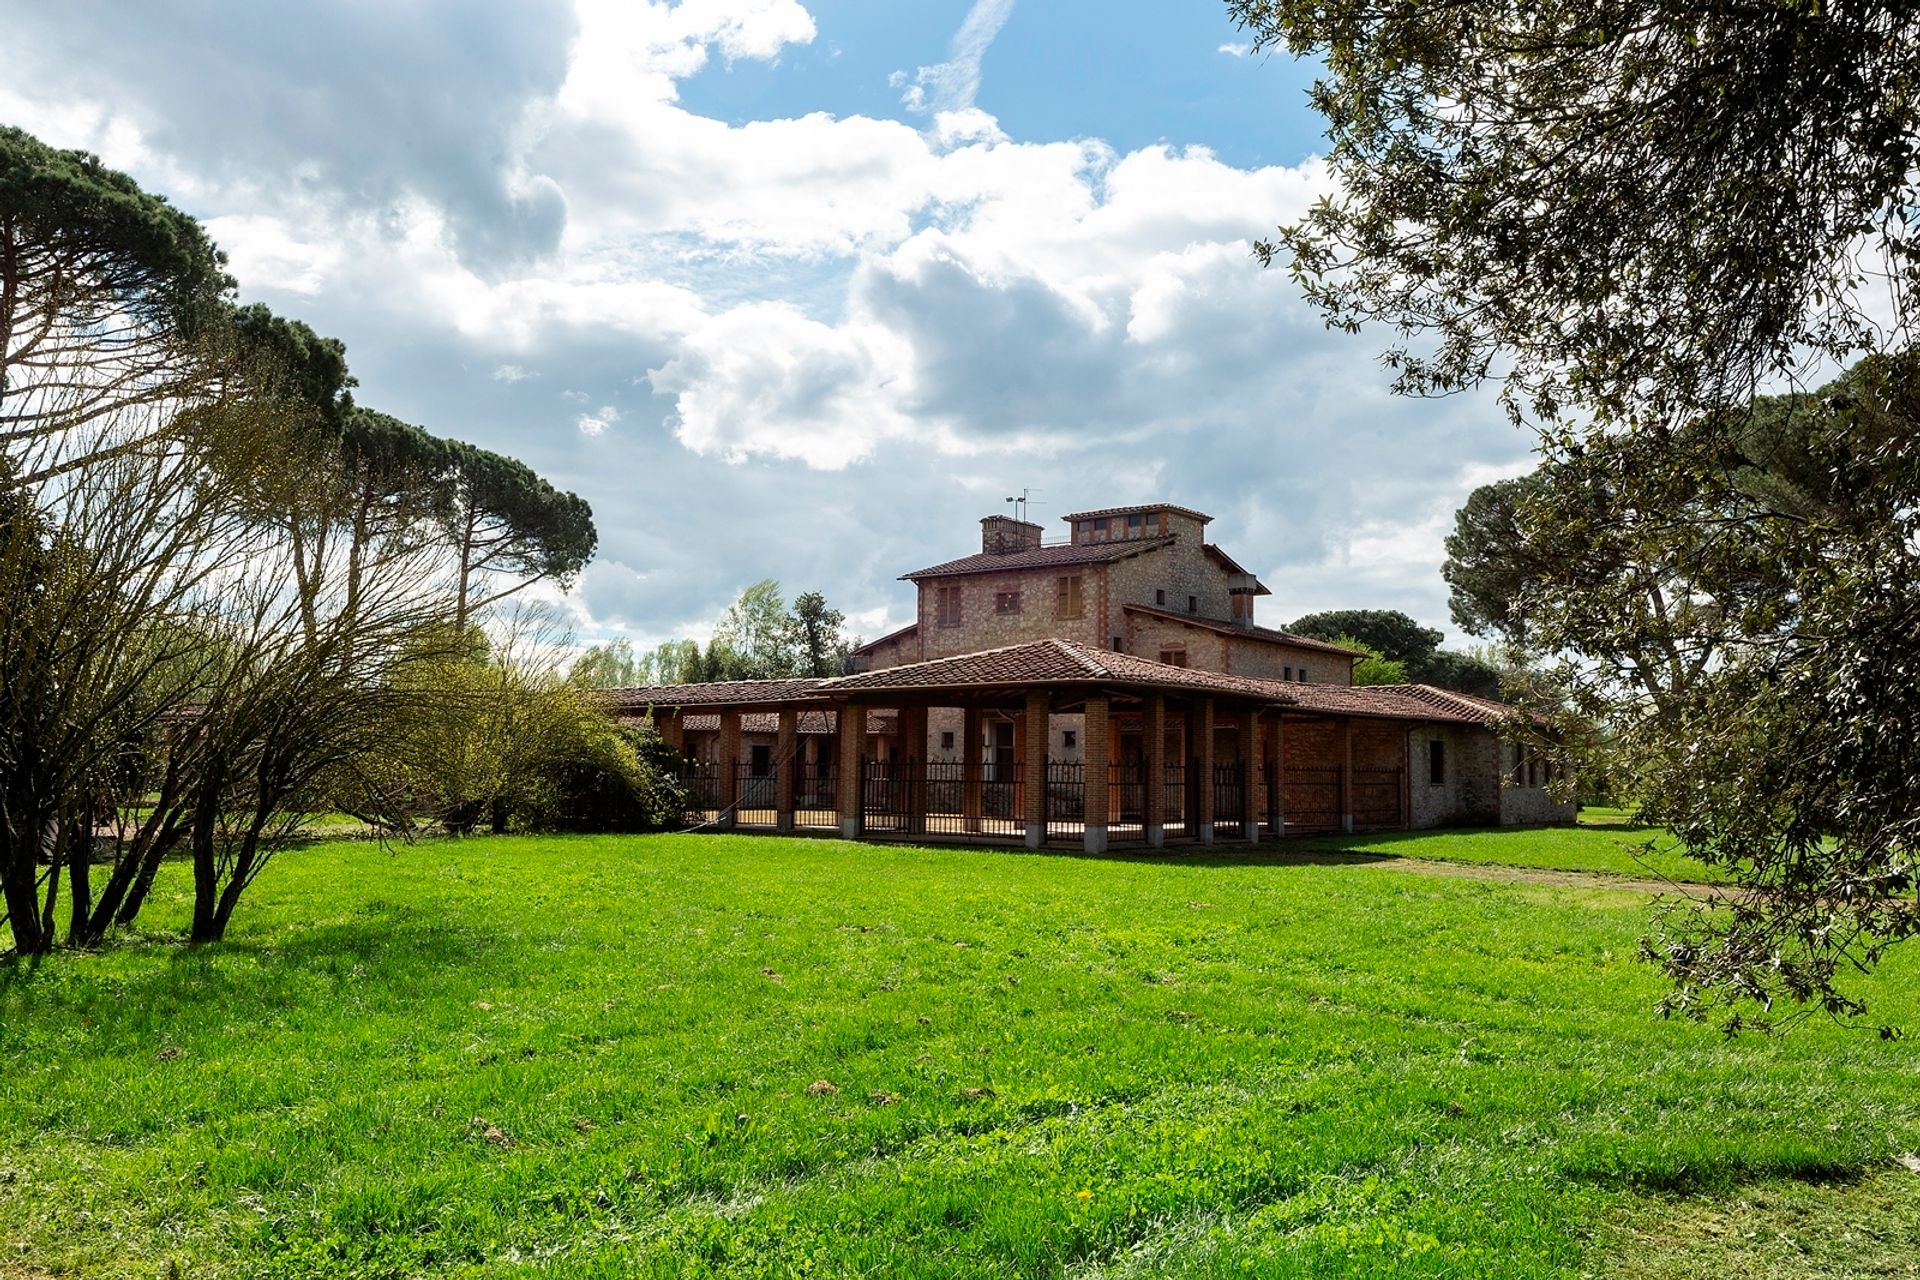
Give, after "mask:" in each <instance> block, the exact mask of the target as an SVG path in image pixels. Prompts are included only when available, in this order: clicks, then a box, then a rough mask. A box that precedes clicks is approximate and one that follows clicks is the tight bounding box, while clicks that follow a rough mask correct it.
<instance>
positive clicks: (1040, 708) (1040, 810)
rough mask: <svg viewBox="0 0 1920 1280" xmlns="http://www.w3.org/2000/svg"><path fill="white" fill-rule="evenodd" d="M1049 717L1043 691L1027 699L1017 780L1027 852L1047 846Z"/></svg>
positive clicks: (1039, 690)
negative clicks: (1020, 787)
mask: <svg viewBox="0 0 1920 1280" xmlns="http://www.w3.org/2000/svg"><path fill="white" fill-rule="evenodd" d="M1051 714H1052V707H1051V706H1050V704H1049V700H1048V698H1047V694H1046V691H1045V690H1044V689H1037V690H1035V691H1034V692H1032V693H1029V694H1028V695H1027V709H1026V714H1025V715H1023V716H1021V717H1020V719H1021V721H1022V728H1023V733H1022V734H1021V737H1022V738H1023V739H1024V740H1025V754H1024V755H1023V756H1022V757H1021V758H1020V779H1021V781H1022V783H1023V784H1024V785H1025V787H1026V795H1025V796H1024V797H1023V798H1024V800H1025V805H1024V808H1025V809H1026V818H1027V848H1029V849H1038V848H1039V847H1040V846H1041V845H1043V844H1045V843H1046V842H1047V742H1048V739H1047V728H1048V723H1047V722H1048V719H1049V718H1050V716H1051Z"/></svg>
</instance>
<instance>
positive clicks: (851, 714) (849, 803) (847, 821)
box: [834, 707, 867, 840]
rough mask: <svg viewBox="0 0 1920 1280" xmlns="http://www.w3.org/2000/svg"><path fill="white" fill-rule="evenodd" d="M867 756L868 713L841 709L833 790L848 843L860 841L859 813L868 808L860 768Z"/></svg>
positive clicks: (859, 708)
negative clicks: (837, 757) (837, 794)
mask: <svg viewBox="0 0 1920 1280" xmlns="http://www.w3.org/2000/svg"><path fill="white" fill-rule="evenodd" d="M866 755H867V709H866V708H865V707H841V708H840V761H839V764H838V765H837V766H835V769H834V773H835V775H836V780H835V785H834V789H835V790H836V791H838V792H839V793H840V794H839V798H838V799H837V800H836V801H835V802H834V803H835V805H836V806H837V807H838V808H839V810H840V834H841V835H842V836H844V837H845V838H847V839H848V840H857V839H858V838H859V837H860V825H861V824H860V813H861V809H862V807H863V806H864V804H865V797H864V796H863V795H862V794H861V790H862V785H861V784H862V779H861V776H860V775H861V769H860V766H861V764H863V763H864V762H865V760H866Z"/></svg>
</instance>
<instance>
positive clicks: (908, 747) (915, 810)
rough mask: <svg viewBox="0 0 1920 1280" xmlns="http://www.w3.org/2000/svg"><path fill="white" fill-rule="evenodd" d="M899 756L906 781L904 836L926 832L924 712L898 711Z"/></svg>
mask: <svg viewBox="0 0 1920 1280" xmlns="http://www.w3.org/2000/svg"><path fill="white" fill-rule="evenodd" d="M900 754H901V756H902V757H903V758H904V761H905V763H904V765H903V767H904V768H905V769H906V771H907V772H906V779H907V795H906V801H907V833H908V834H909V835H916V836H917V835H920V834H922V833H924V832H925V831H926V829H927V709H926V708H925V707H902V708H900Z"/></svg>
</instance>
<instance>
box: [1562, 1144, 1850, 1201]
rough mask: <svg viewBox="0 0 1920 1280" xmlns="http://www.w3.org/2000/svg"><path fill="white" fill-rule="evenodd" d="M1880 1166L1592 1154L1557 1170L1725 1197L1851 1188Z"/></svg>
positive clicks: (1656, 1190)
mask: <svg viewBox="0 0 1920 1280" xmlns="http://www.w3.org/2000/svg"><path fill="white" fill-rule="evenodd" d="M1881 1168H1882V1166H1881V1165H1878V1164H1872V1165H1869V1164H1865V1163H1862V1162H1860V1161H1857V1160H1841V1159H1838V1158H1836V1157H1832V1156H1821V1155H1813V1154H1799V1155H1784V1154H1782V1155H1768V1156H1746V1155H1740V1154H1737V1153H1727V1154H1725V1155H1716V1156H1711V1157H1708V1158H1705V1159H1701V1160H1682V1161H1678V1162H1674V1161H1673V1158H1672V1157H1671V1156H1664V1155H1662V1156H1649V1157H1648V1158H1647V1159H1645V1160H1635V1159H1633V1158H1631V1156H1595V1157H1590V1158H1584V1159H1583V1158H1576V1159H1573V1160H1570V1161H1568V1162H1566V1163H1565V1164H1563V1165H1562V1166H1561V1169H1562V1172H1564V1173H1565V1174H1566V1175H1567V1177H1569V1178H1572V1179H1573V1180H1575V1181H1576V1182H1586V1183H1591V1184H1592V1185H1594V1186H1599V1187H1605V1188H1607V1189H1609V1190H1618V1191H1634V1192H1639V1193H1642V1194H1650V1195H1726V1194H1728V1193H1730V1192H1733V1191H1737V1190H1739V1189H1740V1188H1741V1187H1744V1186H1748V1185H1751V1184H1753V1183H1757V1182H1799V1183H1804V1184H1806V1185H1808V1186H1850V1185H1852V1184H1853V1183H1856V1182H1859V1181H1861V1180H1862V1179H1864V1178H1866V1177H1868V1176H1869V1175H1871V1174H1874V1173H1877V1172H1879V1171H1880V1169H1881Z"/></svg>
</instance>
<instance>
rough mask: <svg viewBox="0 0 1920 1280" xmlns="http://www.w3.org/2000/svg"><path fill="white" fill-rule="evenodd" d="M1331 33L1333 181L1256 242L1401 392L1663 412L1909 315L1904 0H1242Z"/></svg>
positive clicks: (1718, 394) (1288, 26) (1578, 409)
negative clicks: (1370, 347)
mask: <svg viewBox="0 0 1920 1280" xmlns="http://www.w3.org/2000/svg"><path fill="white" fill-rule="evenodd" d="M1227 9H1228V12H1229V14H1230V15H1231V16H1232V17H1233V18H1234V20H1236V21H1237V22H1238V23H1240V24H1241V25H1242V26H1243V27H1244V28H1245V29H1246V30H1247V32H1248V33H1249V34H1250V35H1251V37H1252V40H1253V43H1254V45H1255V47H1256V48H1257V49H1285V50H1288V51H1290V52H1292V53H1295V54H1299V55H1304V56H1310V57H1315V58H1319V59H1321V60H1322V61H1323V62H1324V64H1325V67H1326V71H1325V74H1324V75H1323V76H1322V77H1321V78H1320V79H1319V81H1318V82H1317V83H1316V84H1315V86H1314V88H1313V90H1312V95H1311V96H1312V102H1313V105H1314V107H1315V109H1316V110H1318V111H1319V112H1320V114H1321V115H1322V116H1324V117H1325V119H1326V122H1327V136H1328V138H1329V141H1330V147H1329V150H1328V153H1327V163H1328V166H1329V168H1330V170H1331V173H1332V176H1333V178H1334V180H1335V184H1336V186H1335V190H1334V191H1333V192H1331V193H1330V194H1329V195H1327V196H1326V197H1325V198H1324V199H1323V200H1322V201H1320V202H1319V203H1318V204H1317V205H1315V206H1314V208H1313V209H1312V210H1311V211H1310V212H1309V213H1308V214H1307V216H1306V217H1305V218H1303V219H1301V220H1300V221H1299V222H1297V223H1294V224H1292V225H1290V226H1287V227H1284V228H1282V229H1281V230H1280V232H1279V234H1278V235H1277V236H1276V237H1274V238H1273V239H1270V240H1266V241H1262V242H1260V244H1259V245H1258V246H1257V251H1258V253H1259V255H1260V257H1261V259H1262V260H1263V261H1268V262H1272V261H1284V262H1286V263H1287V264H1288V265H1289V266H1290V268H1291V270H1292V272H1293V274H1294V276H1295V278H1296V279H1297V280H1298V281H1299V282H1300V284H1301V285H1302V286H1303V287H1304V288H1305V290H1306V293H1307V296H1308V297H1309V299H1310V300H1312V301H1313V302H1314V303H1315V304H1317V305H1318V306H1319V307H1320V309H1321V310H1322V312H1323V314H1324V315H1325V317H1326V318H1327V320H1328V322H1329V323H1331V324H1333V325H1335V326H1337V327H1339V328H1343V329H1348V330H1355V331H1357V330H1358V329H1359V328H1360V327H1361V326H1362V325H1367V324H1375V325H1378V326H1381V327H1383V328H1385V329H1387V330H1389V331H1391V332H1394V333H1397V334H1398V335H1399V337H1400V339H1401V341H1399V342H1397V343H1396V344H1395V345H1393V346H1392V347H1391V348H1390V349H1389V350H1388V352H1387V361H1388V363H1389V365H1390V367H1391V368H1392V369H1393V370H1394V371H1395V372H1396V374H1397V382H1396V386H1397V389H1399V390H1402V391H1410V392H1416V393H1422V394H1429V393H1444V392H1448V391H1454V390H1458V389H1461V388H1465V387H1470V386H1475V385H1478V384H1479V383H1481V382H1482V381H1484V380H1486V379H1488V378H1489V377H1490V376H1495V375H1496V374H1497V376H1498V377H1499V379H1500V382H1501V388H1502V394H1503V395H1504V396H1505V397H1506V400H1507V403H1508V405H1509V407H1510V408H1511V409H1512V410H1513V411H1514V412H1515V413H1523V412H1524V413H1531V414H1533V415H1535V416H1537V417H1538V418H1539V419H1540V420H1542V421H1544V422H1552V421H1555V420H1557V419H1558V418H1560V417H1561V416H1562V413H1563V411H1571V412H1575V413H1578V414H1580V415H1583V416H1585V415H1591V416H1592V417H1593V418H1594V419H1595V420H1597V421H1598V422H1600V423H1603V424H1609V425H1612V424H1621V423H1629V424H1636V425H1644V426H1647V427H1650V428H1653V429H1656V430H1658V429H1662V428H1670V427H1673V426H1675V425H1677V424H1678V422H1679V421H1681V420H1683V419H1685V418H1687V417H1689V416H1691V415H1694V414H1698V413H1701V412H1714V411H1718V410H1721V409H1724V408H1726V407H1727V406H1729V405H1739V404H1744V403H1746V401H1747V400H1748V399H1749V398H1750V397H1751V396H1752V395H1753V394H1754V393H1755V392H1756V390H1757V389H1758V388H1759V387H1760V386H1761V385H1762V383H1763V382H1767V381H1770V380H1772V379H1773V378H1774V377H1775V376H1776V375H1779V374H1783V373H1786V372H1790V371H1792V370H1794V369H1797V368H1800V367H1801V366H1802V365H1803V364H1804V362H1805V361H1807V360H1808V359H1809V358H1811V357H1817V356H1820V355H1824V356H1827V357H1829V358H1830V359H1832V360H1833V361H1835V362H1837V364H1838V365H1844V364H1846V363H1849V362H1851V360H1852V359H1853V358H1854V357H1856V356H1857V355H1860V354H1864V353H1867V352H1870V351H1878V350H1893V349H1898V348H1899V347H1901V346H1904V345H1905V344H1906V343H1907V342H1909V341H1911V336H1912V335H1911V332H1910V325H1911V320H1912V317H1911V314H1910V308H1911V306H1912V303H1911V301H1910V299H1911V298H1912V296H1913V286H1914V284H1915V283H1916V279H1915V276H1916V271H1920V257H1916V245H1915V242H1914V234H1915V230H1916V227H1915V204H1914V197H1915V194H1916V188H1915V184H1916V181H1920V175H1916V172H1915V157H1916V140H1917V138H1920V10H1916V9H1915V8H1914V7H1913V6H1912V5H1910V4H1907V3H1904V0H1838V2H1837V3H1828V4H1734V3H1728V2H1727V0H1600V2H1599V3H1595V2H1593V0H1553V2H1549V3H1538V4H1536V3H1524V4H1523V3H1519V2H1518V0H1434V2H1433V3H1422V4H1402V3H1397V2H1396V3H1382V2H1381V0H1228V4H1227Z"/></svg>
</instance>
